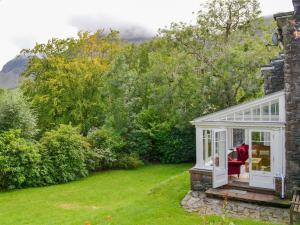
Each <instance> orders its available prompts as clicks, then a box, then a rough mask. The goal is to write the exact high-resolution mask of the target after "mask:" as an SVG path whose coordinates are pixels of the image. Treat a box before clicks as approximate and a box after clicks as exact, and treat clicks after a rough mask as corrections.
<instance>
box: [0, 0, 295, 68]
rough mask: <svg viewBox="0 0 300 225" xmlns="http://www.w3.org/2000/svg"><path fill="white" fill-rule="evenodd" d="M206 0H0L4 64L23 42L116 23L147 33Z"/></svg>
mask: <svg viewBox="0 0 300 225" xmlns="http://www.w3.org/2000/svg"><path fill="white" fill-rule="evenodd" d="M203 2H204V0H0V29H1V39H0V40H1V41H0V70H1V67H2V66H3V64H4V63H6V62H7V61H8V60H10V59H12V58H13V57H14V56H16V55H17V54H18V53H19V52H20V50H21V49H22V48H32V47H33V46H34V44H35V43H36V42H38V43H41V42H46V41H47V40H48V39H50V38H52V37H58V38H64V37H71V36H72V37H75V36H76V33H77V32H78V30H79V29H84V30H95V29H97V28H98V27H99V28H102V27H104V28H109V27H111V28H113V29H118V30H121V31H122V32H123V35H124V36H125V37H129V36H132V35H133V36H142V37H148V36H151V35H153V34H155V33H156V31H157V29H158V28H162V27H165V26H168V25H170V23H171V22H178V21H184V22H189V21H193V19H194V16H193V15H192V12H195V11H197V10H198V9H199V8H200V4H201V3H203ZM260 2H261V7H262V11H263V15H271V14H274V13H276V12H284V11H289V10H292V0H260Z"/></svg>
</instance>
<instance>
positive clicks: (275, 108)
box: [271, 102, 279, 121]
mask: <svg viewBox="0 0 300 225" xmlns="http://www.w3.org/2000/svg"><path fill="white" fill-rule="evenodd" d="M271 120H272V121H278V120H279V102H274V103H272V104H271Z"/></svg>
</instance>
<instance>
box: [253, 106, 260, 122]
mask: <svg viewBox="0 0 300 225" xmlns="http://www.w3.org/2000/svg"><path fill="white" fill-rule="evenodd" d="M252 117H253V120H260V107H256V108H254V109H252Z"/></svg>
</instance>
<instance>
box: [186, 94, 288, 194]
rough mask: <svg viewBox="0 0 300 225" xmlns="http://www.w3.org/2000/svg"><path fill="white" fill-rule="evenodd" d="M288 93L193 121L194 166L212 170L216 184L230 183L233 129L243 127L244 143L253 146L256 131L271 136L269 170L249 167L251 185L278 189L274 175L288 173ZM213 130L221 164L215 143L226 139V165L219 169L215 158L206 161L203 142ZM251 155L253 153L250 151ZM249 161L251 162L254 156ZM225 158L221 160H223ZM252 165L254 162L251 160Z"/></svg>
mask: <svg viewBox="0 0 300 225" xmlns="http://www.w3.org/2000/svg"><path fill="white" fill-rule="evenodd" d="M285 121H286V118H285V94H284V91H280V92H276V93H273V94H270V95H267V96H265V97H262V98H259V99H256V100H253V101H250V102H246V103H243V104H240V105H237V106H234V107H230V108H227V109H225V110H221V111H219V112H216V113H212V114H209V115H206V116H203V117H199V118H197V119H195V120H194V121H192V122H191V123H192V124H193V125H195V127H196V165H195V166H194V168H195V169H200V170H207V171H212V173H213V175H212V177H213V187H214V188H216V187H220V186H223V185H226V184H227V183H228V165H227V155H228V150H229V149H231V148H232V147H234V146H233V140H232V136H233V135H232V130H233V129H243V130H244V132H245V137H244V139H245V143H246V144H248V145H249V149H251V142H252V141H250V140H251V135H252V134H253V132H256V133H257V132H259V133H260V134H262V133H263V134H264V135H265V134H266V135H267V134H268V135H269V136H270V140H269V144H270V148H271V149H272V150H270V153H269V154H270V167H271V168H270V171H269V172H261V171H260V172H259V173H258V172H256V171H254V170H252V166H249V167H250V172H249V173H250V186H253V187H260V188H268V189H275V178H276V177H281V178H282V177H284V176H285ZM207 131H209V132H210V135H211V136H210V139H209V140H210V141H211V142H210V152H211V156H210V157H212V159H215V155H216V154H219V155H218V164H219V163H220V161H219V160H220V157H221V156H220V152H218V153H217V152H216V151H220V150H218V148H217V146H219V145H220V144H216V143H217V142H218V141H219V140H218V138H219V137H220V136H224V135H225V138H226V143H225V146H226V152H225V153H224V154H223V161H224V162H225V168H224V167H222V168H218V166H217V165H216V162H215V160H211V164H210V165H209V164H208V163H207V162H206V163H205V159H204V157H205V156H207V152H205V151H204V148H205V147H204V143H207V142H208V139H207V138H208V135H207V133H208V134H209V132H207ZM224 155H225V156H224ZM250 155H251V154H250ZM250 155H249V160H250V162H252V157H251V156H250ZM223 161H221V162H222V163H223ZM250 165H251V163H250Z"/></svg>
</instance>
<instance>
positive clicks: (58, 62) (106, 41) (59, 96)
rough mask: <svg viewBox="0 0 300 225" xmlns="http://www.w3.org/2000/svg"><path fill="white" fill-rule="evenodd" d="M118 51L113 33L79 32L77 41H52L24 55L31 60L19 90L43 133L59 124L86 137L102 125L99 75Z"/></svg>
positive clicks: (101, 76) (117, 43)
mask: <svg viewBox="0 0 300 225" xmlns="http://www.w3.org/2000/svg"><path fill="white" fill-rule="evenodd" d="M120 50H121V44H120V40H119V38H118V34H117V33H116V32H111V33H110V34H108V35H106V36H104V35H103V34H102V32H101V31H98V32H96V33H94V34H91V33H87V32H85V33H84V32H81V33H79V38H78V39H72V38H70V39H63V40H59V39H52V40H50V41H49V42H48V43H47V44H38V45H36V46H35V48H34V49H32V50H25V52H26V53H29V54H31V55H35V57H32V58H31V60H30V62H29V65H28V68H27V70H26V71H25V72H24V76H25V77H27V78H31V79H26V81H25V82H24V83H23V85H22V89H23V90H24V93H25V95H26V96H28V97H29V98H30V99H31V101H32V103H33V106H34V108H35V109H36V111H37V113H38V124H39V127H40V128H41V130H42V131H43V132H44V131H45V130H47V129H52V128H54V127H56V126H57V125H59V124H69V123H72V124H73V125H76V126H77V125H79V126H80V127H81V131H82V132H83V133H84V134H87V132H88V130H89V129H90V128H91V127H93V126H99V125H101V124H102V122H103V118H104V115H103V103H102V100H101V99H102V96H101V91H100V90H101V88H102V86H103V85H102V79H103V74H104V73H105V72H106V70H107V69H108V68H109V67H110V64H111V62H112V61H113V59H114V57H115V55H117V54H118V52H119V51H120Z"/></svg>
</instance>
